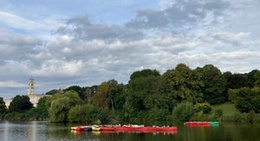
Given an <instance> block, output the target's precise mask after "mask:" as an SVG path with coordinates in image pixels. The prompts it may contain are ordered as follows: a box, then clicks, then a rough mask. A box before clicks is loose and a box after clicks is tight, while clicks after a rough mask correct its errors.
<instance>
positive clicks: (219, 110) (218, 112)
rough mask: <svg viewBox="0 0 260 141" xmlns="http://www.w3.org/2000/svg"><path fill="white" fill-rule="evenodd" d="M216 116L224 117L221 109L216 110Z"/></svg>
mask: <svg viewBox="0 0 260 141" xmlns="http://www.w3.org/2000/svg"><path fill="white" fill-rule="evenodd" d="M215 116H216V117H222V116H223V111H222V110H221V109H217V110H215Z"/></svg>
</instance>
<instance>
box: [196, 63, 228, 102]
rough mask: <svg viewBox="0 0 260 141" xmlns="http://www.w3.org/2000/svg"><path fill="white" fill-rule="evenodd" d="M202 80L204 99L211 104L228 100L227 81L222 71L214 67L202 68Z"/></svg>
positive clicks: (206, 66)
mask: <svg viewBox="0 0 260 141" xmlns="http://www.w3.org/2000/svg"><path fill="white" fill-rule="evenodd" d="M201 78H202V80H203V83H204V86H203V88H202V91H203V95H204V99H205V100H206V101H207V102H208V103H210V104H218V103H223V102H225V101H226V100H227V95H226V92H227V89H226V85H227V82H226V79H225V77H224V76H223V75H222V73H221V71H220V70H219V69H218V68H217V67H215V66H213V65H205V66H204V67H203V68H202V74H201Z"/></svg>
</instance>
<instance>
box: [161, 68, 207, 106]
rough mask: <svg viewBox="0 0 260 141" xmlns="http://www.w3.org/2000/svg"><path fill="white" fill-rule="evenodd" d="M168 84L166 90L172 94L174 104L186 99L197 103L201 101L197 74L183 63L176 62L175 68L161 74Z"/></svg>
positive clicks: (199, 82) (201, 95) (200, 83)
mask: <svg viewBox="0 0 260 141" xmlns="http://www.w3.org/2000/svg"><path fill="white" fill-rule="evenodd" d="M163 77H164V78H165V79H166V82H167V85H168V89H167V90H168V91H169V92H170V93H171V95H172V100H173V103H175V105H177V104H179V103H181V102H183V101H186V102H191V103H197V102H199V101H201V99H202V97H203V94H202V93H201V89H200V88H201V85H202V84H203V83H202V82H201V81H200V79H199V75H198V74H197V73H196V72H195V71H192V70H191V69H190V68H189V67H188V66H186V65H185V64H178V65H177V66H176V68H175V69H173V70H168V71H166V72H165V73H164V74H163Z"/></svg>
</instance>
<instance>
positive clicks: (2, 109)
mask: <svg viewBox="0 0 260 141" xmlns="http://www.w3.org/2000/svg"><path fill="white" fill-rule="evenodd" d="M6 112H7V107H6V105H5V102H4V99H3V98H2V97H0V119H1V116H3V115H4V114H5V113H6Z"/></svg>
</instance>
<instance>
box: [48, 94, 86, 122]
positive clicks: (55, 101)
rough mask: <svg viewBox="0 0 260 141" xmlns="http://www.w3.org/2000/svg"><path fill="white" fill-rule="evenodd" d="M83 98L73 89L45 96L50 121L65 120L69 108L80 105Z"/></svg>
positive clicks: (66, 119)
mask: <svg viewBox="0 0 260 141" xmlns="http://www.w3.org/2000/svg"><path fill="white" fill-rule="evenodd" d="M82 103H83V100H82V99H81V98H80V97H79V95H78V93H76V92H75V91H72V90H71V91H66V92H65V93H57V94H54V95H53V96H51V97H47V100H46V106H47V108H48V111H49V118H50V121H51V122H67V121H68V112H69V110H70V108H72V107H74V106H76V105H80V104H82Z"/></svg>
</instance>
